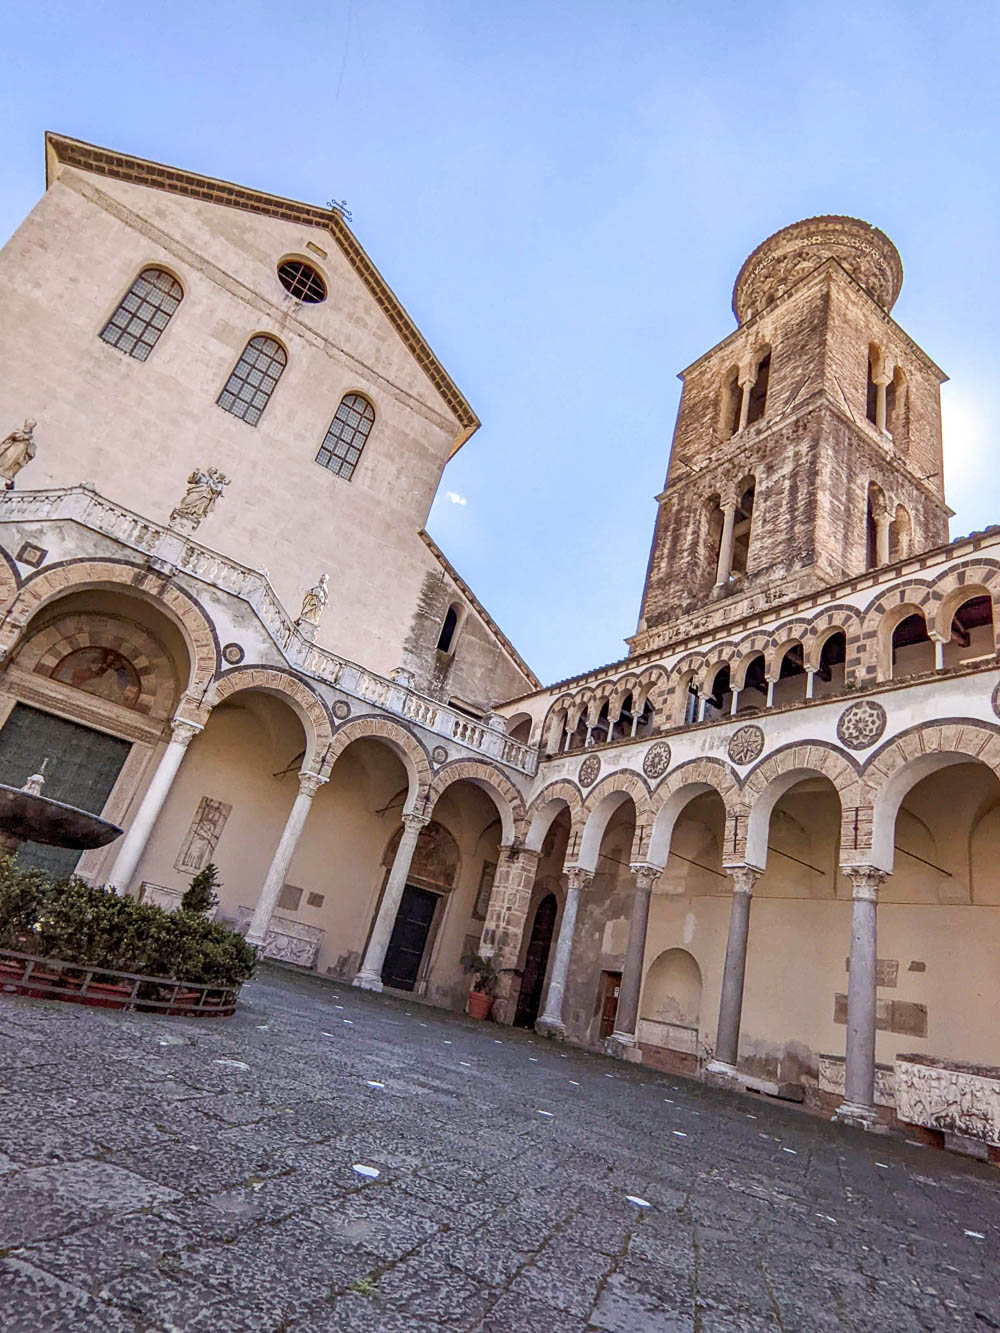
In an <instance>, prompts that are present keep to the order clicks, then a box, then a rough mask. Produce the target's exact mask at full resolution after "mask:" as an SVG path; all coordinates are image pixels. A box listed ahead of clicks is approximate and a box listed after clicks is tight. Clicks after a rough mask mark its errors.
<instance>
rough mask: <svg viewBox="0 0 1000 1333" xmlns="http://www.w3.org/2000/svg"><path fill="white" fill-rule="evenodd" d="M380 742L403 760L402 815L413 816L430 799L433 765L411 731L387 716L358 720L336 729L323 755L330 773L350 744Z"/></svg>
mask: <svg viewBox="0 0 1000 1333" xmlns="http://www.w3.org/2000/svg"><path fill="white" fill-rule="evenodd" d="M359 740H373V741H380V742H381V743H382V744H383V745H387V746H388V747H389V749H390V750H392V751H394V752H395V754H396V755H397V756H398V758H399V759H400V760H401V761H402V764H403V767H404V768H405V770H406V775H407V778H408V780H409V784H408V789H407V795H406V801H405V804H404V807H403V814H407V815H408V814H412V813H413V812H414V810H415V809H417V808H418V806H419V805H422V804H423V802H424V801H425V800H426V799H427V795H428V792H429V790H430V784H431V776H432V774H431V765H430V760H429V759H428V758H427V753H426V751H425V750H424V748H423V746H422V745H421V744H420V742H419V741H418V740H417V739H416V737H415V736H414V735H413V733H412V732H410V731H408V730H407V728H406V727H404V726H402V725H401V724H400V723H398V722H393V721H392V720H391V719H390V718H386V717H374V716H371V717H359V718H354V719H353V720H352V721H350V722H345V723H344V724H343V725H342V726H340V727H338V728H337V731H336V732H335V734H334V737H333V741H332V743H331V745H330V748H329V751H328V753H327V755H326V756H325V758H324V757H322V756H321V758H322V762H323V768H324V771H325V772H329V771H330V769H332V768H333V766H334V764H336V762H337V760H338V759H339V758H340V756H341V755H342V754H343V753H344V751H345V750H346V749H347V747H348V746H349V745H353V744H354V742H355V741H359Z"/></svg>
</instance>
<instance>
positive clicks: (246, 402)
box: [218, 334, 288, 426]
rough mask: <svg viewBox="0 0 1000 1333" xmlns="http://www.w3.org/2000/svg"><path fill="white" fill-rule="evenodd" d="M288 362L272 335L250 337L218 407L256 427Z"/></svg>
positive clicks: (221, 394)
mask: <svg viewBox="0 0 1000 1333" xmlns="http://www.w3.org/2000/svg"><path fill="white" fill-rule="evenodd" d="M287 364H288V355H287V353H286V352H285V349H284V348H283V347H282V345H281V343H279V342H278V341H277V340H276V339H275V338H268V337H266V336H265V335H264V334H258V335H257V336H256V337H255V338H251V339H250V341H249V342H248V343H247V345H246V347H245V348H244V349H243V355H242V356H241V357H240V359H239V360H238V361H237V362H236V365H235V366H234V367H233V371H232V374H231V375H230V376H229V379H228V380H226V386H225V388H224V389H223V390H222V392H221V393H220V394H219V398H218V404H219V407H221V408H222V409H223V411H225V412H231V413H232V414H233V416H234V417H239V418H240V420H241V421H245V422H246V423H247V425H248V426H256V424H257V422H258V421H259V420H260V418H261V415H262V413H263V411H264V408H265V407H267V404H268V400H269V399H270V397H271V394H272V393H273V392H274V388H275V385H276V384H277V383H278V380H279V379H281V372H282V371H283V370H284V369H285V366H286V365H287Z"/></svg>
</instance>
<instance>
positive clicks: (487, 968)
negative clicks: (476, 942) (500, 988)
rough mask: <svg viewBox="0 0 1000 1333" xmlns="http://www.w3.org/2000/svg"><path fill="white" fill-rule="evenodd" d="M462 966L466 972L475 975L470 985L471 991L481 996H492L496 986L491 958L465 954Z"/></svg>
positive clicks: (476, 954)
mask: <svg viewBox="0 0 1000 1333" xmlns="http://www.w3.org/2000/svg"><path fill="white" fill-rule="evenodd" d="M462 966H463V967H464V968H465V970H466V972H474V973H475V977H476V979H475V981H474V982H473V983H472V989H473V990H474V991H478V992H479V993H480V994H481V995H492V994H493V990H494V988H495V986H496V984H497V970H496V968H495V967H494V966H493V959H492V958H484V957H483V956H482V954H478V953H467V954H466V955H465V957H464V958H463V959H462Z"/></svg>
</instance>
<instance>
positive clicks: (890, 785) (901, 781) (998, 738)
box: [865, 718, 1000, 874]
mask: <svg viewBox="0 0 1000 1333" xmlns="http://www.w3.org/2000/svg"><path fill="white" fill-rule="evenodd" d="M969 763H981V764H984V765H985V766H986V767H987V768H989V769H990V770H991V771H992V772H993V773H995V774H996V775H997V777H1000V728H998V727H995V726H991V725H990V724H989V723H985V722H976V721H975V720H973V719H971V718H970V719H963V720H960V721H955V722H949V723H945V724H943V725H942V724H934V723H924V724H921V725H918V726H915V727H911V728H910V729H909V731H904V732H903V733H902V734H901V735H899V736H897V737H895V738H894V739H893V740H891V741H890V742H889V743H888V744H887V745H885V746H883V748H882V749H881V750H879V751H877V752H876V753H875V754H873V755H872V757H871V758H870V759H869V761H868V763H867V764H866V766H865V778H866V780H867V782H868V784H869V786H870V787H871V789H872V793H873V800H872V842H871V861H872V864H873V865H875V866H877V867H878V869H879V870H884V871H886V873H888V874H891V873H892V866H893V854H894V844H895V830H896V815H897V814H898V813H899V807H900V806H901V805H902V803H903V800H904V798H905V796H906V794H907V792H909V791H910V790H911V789H912V788H913V787H915V786H916V785H917V783H918V782H920V781H921V780H922V779H923V778H926V777H929V776H930V774H931V773H935V772H937V770H938V769H941V768H948V767H950V766H951V765H953V764H969Z"/></svg>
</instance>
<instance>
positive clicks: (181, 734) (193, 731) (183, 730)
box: [170, 717, 204, 746]
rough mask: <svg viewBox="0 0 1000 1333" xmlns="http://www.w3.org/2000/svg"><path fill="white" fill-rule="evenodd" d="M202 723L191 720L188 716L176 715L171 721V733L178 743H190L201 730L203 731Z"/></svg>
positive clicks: (185, 744)
mask: <svg viewBox="0 0 1000 1333" xmlns="http://www.w3.org/2000/svg"><path fill="white" fill-rule="evenodd" d="M203 730H204V728H203V727H202V725H201V723H199V722H189V721H188V720H187V718H186V717H175V718H172V719H171V721H170V734H171V737H172V738H173V740H175V741H176V742H177V744H178V745H184V746H187V745H190V744H191V742H192V741H193V740H194V738H195V736H197V735H198V733H199V731H203Z"/></svg>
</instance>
